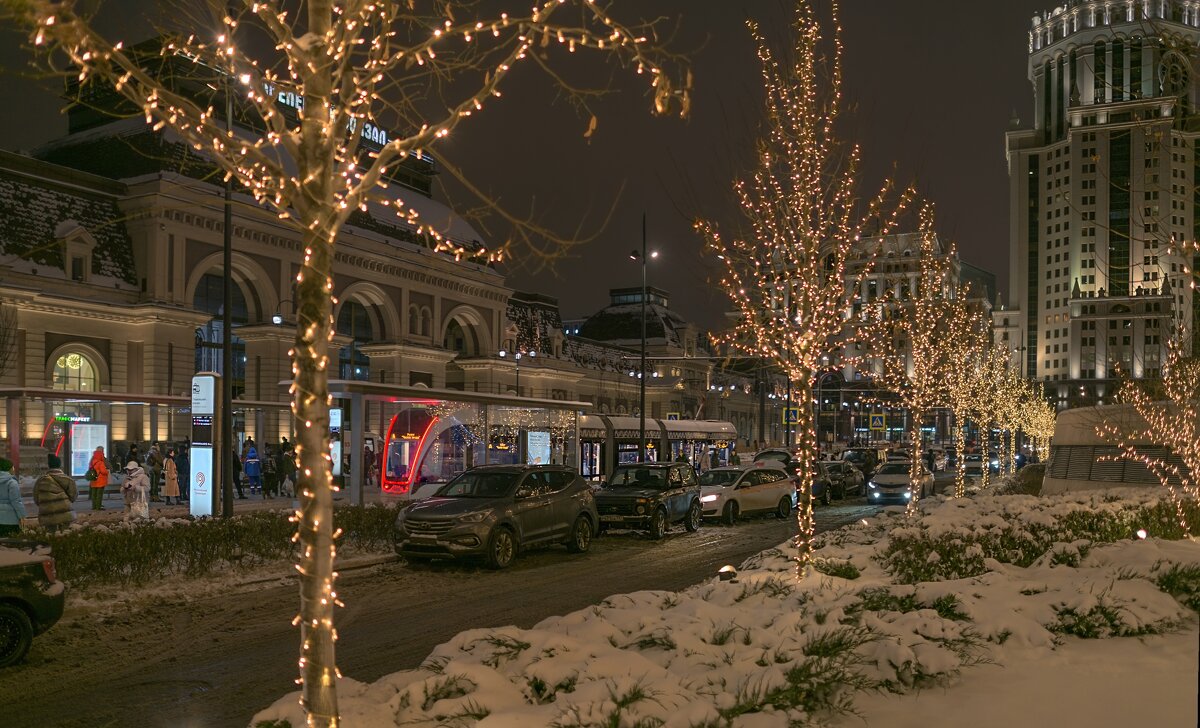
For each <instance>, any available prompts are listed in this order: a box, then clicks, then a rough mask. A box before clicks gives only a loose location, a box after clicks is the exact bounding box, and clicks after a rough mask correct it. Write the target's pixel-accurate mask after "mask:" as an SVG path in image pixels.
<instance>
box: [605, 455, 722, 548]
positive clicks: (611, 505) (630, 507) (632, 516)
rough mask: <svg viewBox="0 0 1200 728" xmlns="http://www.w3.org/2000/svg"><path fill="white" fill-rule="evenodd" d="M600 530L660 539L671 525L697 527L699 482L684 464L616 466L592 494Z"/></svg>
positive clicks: (699, 512) (698, 526) (692, 471)
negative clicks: (639, 532) (638, 532)
mask: <svg viewBox="0 0 1200 728" xmlns="http://www.w3.org/2000/svg"><path fill="white" fill-rule="evenodd" d="M596 510H598V511H599V512H600V527H601V528H605V527H609V526H612V527H615V528H634V529H638V530H642V531H649V533H650V537H651V538H654V539H659V538H662V537H663V535H665V534H666V532H667V528H668V527H669V526H670V525H671V524H672V523H679V522H681V521H682V522H683V526H684V528H686V529H687V530H689V531H695V530H696V529H698V528H700V518H701V515H702V513H701V510H700V479H699V478H697V477H696V471H695V470H692V466H691V465H688V464H687V463H630V464H627V465H618V466H617V469H616V470H615V471H614V472H613V475H612V478H610V479H609V481H608V482H607V483H606V484H605V485H604V487H603V488H601V490H600V491H599V492H598V493H596Z"/></svg>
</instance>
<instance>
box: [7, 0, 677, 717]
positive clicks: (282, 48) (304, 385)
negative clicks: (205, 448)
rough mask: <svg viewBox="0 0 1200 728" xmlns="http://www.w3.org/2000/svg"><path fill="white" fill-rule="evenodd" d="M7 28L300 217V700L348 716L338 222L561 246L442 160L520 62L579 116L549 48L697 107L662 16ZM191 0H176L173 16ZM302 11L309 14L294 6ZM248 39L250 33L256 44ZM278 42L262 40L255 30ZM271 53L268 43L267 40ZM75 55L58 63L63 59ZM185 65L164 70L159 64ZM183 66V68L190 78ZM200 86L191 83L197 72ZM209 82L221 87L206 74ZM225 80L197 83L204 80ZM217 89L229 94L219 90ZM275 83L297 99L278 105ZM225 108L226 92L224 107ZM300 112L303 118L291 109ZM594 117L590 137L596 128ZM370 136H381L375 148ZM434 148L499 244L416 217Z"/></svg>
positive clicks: (531, 246)
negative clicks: (336, 617) (337, 620)
mask: <svg viewBox="0 0 1200 728" xmlns="http://www.w3.org/2000/svg"><path fill="white" fill-rule="evenodd" d="M3 7H4V8H5V16H6V19H7V20H9V22H10V23H12V24H15V25H19V26H23V27H25V28H27V29H28V30H29V33H30V39H31V42H32V44H33V46H35V48H37V49H40V51H41V52H40V53H39V54H38V58H39V59H40V60H41V61H42V62H43V63H44V64H45V65H46V66H48V67H49V68H50V69H52V70H54V71H58V72H61V73H64V74H69V75H70V76H71V77H73V78H74V79H75V81H76V83H77V84H78V86H79V89H80V93H81V94H84V93H85V92H86V91H87V90H89V89H90V88H91V87H92V86H93V85H100V86H107V87H109V88H111V89H113V90H115V91H116V93H117V94H119V95H120V96H121V97H123V98H124V99H125V100H127V101H129V102H132V103H133V104H135V105H136V106H137V108H139V109H141V111H142V114H143V116H144V118H145V121H146V123H147V124H149V125H150V126H151V127H152V128H153V129H154V130H155V131H161V132H163V133H168V132H169V133H170V134H173V135H175V136H176V137H178V138H179V139H181V140H183V141H185V142H187V143H188V144H189V145H190V146H191V147H192V148H193V149H195V150H196V151H198V152H200V153H201V154H202V155H203V156H204V157H205V158H207V159H208V160H210V161H211V162H212V163H213V164H215V165H217V167H218V168H219V169H220V170H221V171H222V172H223V173H224V175H225V177H226V178H227V179H228V178H232V179H233V180H234V181H235V182H236V183H237V184H238V185H239V186H240V187H241V188H242V189H243V190H245V192H246V193H248V194H250V195H252V196H253V198H254V199H255V200H256V201H257V202H258V203H259V204H261V205H263V206H264V207H267V208H270V209H273V210H274V211H275V213H276V214H277V215H278V216H279V218H280V219H282V220H286V221H289V222H290V223H291V224H293V225H295V226H296V228H297V229H298V230H299V231H300V232H301V234H302V238H303V249H304V256H303V265H302V267H301V269H300V272H299V273H298V274H297V276H296V292H295V295H294V296H293V298H294V300H295V312H296V318H297V328H296V338H295V345H294V346H293V354H292V374H293V385H292V386H291V388H290V394H291V397H292V403H291V409H292V415H293V418H294V421H295V425H296V429H297V431H298V435H297V443H296V448H295V453H296V462H297V466H298V470H299V472H300V473H301V477H300V482H299V485H298V492H299V494H300V498H299V501H300V505H299V508H298V509H297V511H296V513H295V519H296V527H297V532H296V542H297V544H298V546H299V552H300V561H299V563H298V564H297V569H298V571H299V572H300V613H299V614H298V615H297V617H296V620H295V624H297V625H298V626H299V627H300V642H301V654H300V660H299V667H300V683H301V685H302V698H301V703H302V705H303V706H304V708H305V710H306V712H307V715H308V722H309V724H310V725H320V726H335V725H337V724H338V709H337V692H336V680H337V677H339V675H338V672H337V668H336V666H335V660H334V643H335V641H336V639H337V633H336V631H335V630H334V621H333V614H334V609H333V608H334V606H335V605H337V604H339V603H340V602H339V601H338V599H337V597H336V594H335V592H334V587H333V585H334V581H335V579H336V578H337V574H336V572H335V571H334V569H333V564H334V557H335V554H336V549H335V544H334V531H333V529H332V520H333V519H332V508H333V501H332V495H333V492H334V486H333V482H332V476H331V469H330V462H329V455H328V453H329V404H330V395H329V389H328V383H327V382H328V368H329V361H330V357H329V349H330V341H331V339H332V337H333V334H334V326H333V321H332V317H331V314H332V294H333V291H334V282H333V278H332V267H333V250H334V245H335V242H336V240H337V236H338V231H339V230H340V228H341V226H342V225H343V224H344V223H345V222H346V221H347V219H348V218H349V217H350V216H351V215H352V214H354V213H356V212H366V211H368V210H369V209H372V206H375V209H378V208H382V209H385V210H391V211H393V212H394V214H395V215H396V218H397V222H398V223H400V224H401V225H402V226H410V227H412V228H413V229H414V230H415V231H416V234H417V235H418V236H419V237H421V238H423V239H424V240H426V241H427V243H428V244H429V246H430V247H432V248H433V249H434V250H436V251H439V252H444V253H447V254H449V255H452V256H454V257H455V258H464V257H469V256H470V257H477V258H480V259H483V260H490V261H501V260H504V259H506V258H507V257H509V256H510V255H511V254H512V250H513V248H514V246H516V245H518V244H525V245H527V247H526V248H525V253H526V254H529V255H539V254H543V253H545V251H546V248H545V247H539V244H543V245H544V243H542V241H547V240H549V241H550V244H551V245H553V244H554V243H555V242H556V241H557V242H561V238H557V237H555V236H553V235H552V234H551V232H550V231H548V230H546V229H545V228H542V227H540V226H538V225H536V224H535V223H534V222H531V221H530V220H529V219H528V217H527V216H524V215H518V214H515V213H512V212H510V211H507V210H505V209H504V208H502V207H500V206H499V205H498V204H497V203H496V202H495V201H494V200H488V199H486V196H484V195H482V194H481V193H480V191H479V190H478V189H477V188H476V187H474V186H472V185H471V184H470V182H469V180H468V179H467V178H466V175H465V174H463V173H462V171H461V170H459V169H458V168H457V167H455V166H454V165H451V164H449V163H447V162H446V160H444V159H442V158H441V157H440V155H438V154H437V148H438V144H439V143H440V142H441V141H443V140H445V139H446V138H447V137H449V136H450V135H452V134H453V133H454V131H455V130H456V129H458V128H459V126H460V125H461V124H462V123H464V122H465V121H466V120H467V119H469V118H472V117H473V116H476V115H478V114H479V113H480V112H482V111H483V110H484V109H486V108H487V104H488V103H490V102H491V101H493V100H494V99H498V98H500V95H501V91H500V87H501V85H502V84H503V82H504V81H505V80H506V79H507V78H508V77H509V75H510V74H512V73H513V72H514V71H515V70H516V69H517V68H518V67H522V66H528V65H530V64H533V65H536V66H540V67H542V68H544V69H545V70H546V71H547V72H548V73H549V75H550V77H551V78H552V79H554V80H555V81H556V82H557V83H558V84H559V86H560V88H561V89H562V91H563V92H564V93H565V94H566V95H567V96H568V97H569V98H570V99H571V100H572V101H573V102H574V103H575V104H576V105H577V108H580V109H582V110H583V111H584V113H585V114H588V115H590V114H591V112H590V108H589V101H590V100H591V99H592V98H594V93H593V92H592V91H590V90H588V89H582V88H578V87H574V86H572V85H571V84H570V83H568V82H567V81H566V80H565V79H564V78H563V77H562V76H560V75H558V74H557V73H555V72H554V70H553V68H552V63H553V60H552V58H553V55H552V52H551V51H552V49H553V48H554V47H559V46H561V47H562V48H563V49H564V52H572V53H573V52H576V51H578V50H592V51H594V52H597V53H601V54H603V55H604V56H605V57H607V58H611V59H615V60H616V61H618V62H619V63H620V64H621V65H623V66H624V67H626V68H628V69H631V70H633V71H635V72H636V73H637V74H641V75H642V76H643V77H644V78H646V79H647V81H648V82H649V85H650V89H651V96H652V99H653V109H654V111H655V112H657V113H666V112H668V111H670V110H672V109H678V110H679V111H680V112H681V113H686V112H687V110H688V106H689V102H690V94H689V91H690V74H689V73H688V72H687V71H686V68H685V67H684V65H683V63H682V62H681V59H679V58H678V57H676V56H673V55H671V54H670V53H667V52H666V51H665V50H664V49H663V48H662V47H661V46H660V45H659V43H658V42H657V40H656V39H657V33H656V32H655V27H654V25H652V24H650V25H641V26H635V27H627V26H625V25H623V24H621V23H619V22H618V21H617V20H616V19H615V18H614V17H613V16H612V15H611V14H610V13H609V11H608V10H607V7H606V6H604V5H602V4H599V3H595V2H591V1H590V0H570V1H568V0H541V1H540V2H536V3H535V4H534V5H533V7H532V8H531V9H530V10H529V11H528V12H527V13H523V14H519V15H510V14H507V13H502V14H500V15H499V16H497V17H494V18H490V19H480V18H478V17H477V16H476V11H477V10H480V8H478V7H477V6H476V4H474V3H470V2H466V0H463V1H462V2H457V1H455V0H440V1H434V0H412V1H408V0H405V1H401V0H391V1H389V0H371V1H368V0H348V1H347V2H342V3H338V4H335V3H334V2H333V1H332V0H309V1H308V2H305V3H303V4H300V5H299V6H292V5H288V4H285V3H283V2H282V0H254V1H253V2H250V1H249V0H246V1H245V2H243V3H235V4H234V8H233V9H229V8H228V6H223V5H221V4H219V3H218V4H206V5H202V7H210V8H216V11H215V12H216V17H214V18H213V21H212V23H211V24H210V25H208V26H207V27H205V28H197V29H196V32H195V33H194V34H192V35H177V36H172V37H168V38H166V39H164V40H163V42H162V43H161V44H159V45H158V46H156V47H155V48H153V49H151V50H146V49H145V48H139V49H136V50H135V49H126V48H125V47H124V44H123V43H121V42H116V41H110V40H108V39H107V38H106V37H104V36H103V35H101V34H100V33H99V32H97V31H96V30H95V29H94V28H93V27H91V25H90V24H89V20H88V19H87V18H84V17H82V16H80V15H78V14H77V13H76V12H75V10H74V8H73V7H72V5H71V4H70V3H60V2H53V1H52V0H9V1H7V2H6V3H5V4H4V5H3ZM194 7H195V6H194V5H191V4H188V5H184V4H182V3H181V4H180V6H179V7H177V8H175V10H177V11H178V12H177V13H176V15H175V17H176V18H178V17H190V15H191V13H192V12H193V8H194ZM297 7H298V8H299V9H298V10H297ZM240 38H246V39H247V40H249V39H250V38H253V39H254V42H252V43H248V45H247V47H246V48H243V47H242V46H241V45H240V44H239V39H240ZM264 38H265V39H267V41H268V42H267V43H265V44H264V43H263V42H261V41H262V40H263V39H264ZM264 47H265V48H264ZM64 61H65V64H64ZM168 66H169V67H171V68H172V70H179V71H181V72H182V75H178V76H177V75H175V74H174V73H170V74H167V75H166V76H165V77H160V76H158V75H155V70H154V69H156V68H164V67H168ZM189 74H190V75H189ZM193 82H195V83H193ZM210 84H211V85H210ZM209 87H211V88H215V89H218V90H217V91H216V92H215V93H214V94H203V93H201V94H197V93H196V92H195V89H196V88H209ZM222 89H225V90H224V91H222ZM230 89H236V93H237V99H236V101H235V106H236V116H237V118H238V119H240V120H241V121H242V122H243V124H242V128H240V129H236V130H230V129H226V128H225V126H224V124H223V123H222V121H223V118H222V117H223V114H219V113H216V112H214V106H215V105H216V103H219V104H220V106H219V107H218V108H223V107H224V98H223V97H221V94H222V93H232V92H233V91H231V90H230ZM281 94H282V95H283V96H284V97H285V98H288V99H291V100H292V103H290V104H286V105H285V106H288V107H289V108H288V109H287V111H285V110H284V107H283V106H281V104H280V98H281ZM214 102H215V103H214ZM293 112H294V113H293ZM382 119H389V120H400V121H401V122H402V123H404V124H406V128H404V129H403V130H402V132H401V133H400V134H396V135H392V136H387V137H386V138H383V137H381V136H380V134H379V132H378V129H381V128H383V127H384V126H385V125H384V124H383V123H382V121H381V120H382ZM595 125H596V122H595V117H594V115H593V116H592V118H591V121H590V122H589V125H588V130H587V132H586V133H587V134H591V133H593V132H594V130H595ZM367 139H370V141H372V142H374V144H373V146H366V145H364V141H365V140H367ZM427 156H432V157H433V158H435V159H438V160H439V161H441V162H442V166H441V168H442V170H443V171H446V172H448V173H449V174H451V175H453V176H455V177H457V178H458V179H459V180H460V181H462V182H463V184H464V187H465V189H466V190H467V191H468V192H469V193H472V194H479V195H480V196H481V197H483V198H484V202H485V206H486V207H487V208H488V209H490V210H491V211H492V212H494V213H495V214H496V215H498V216H499V217H500V218H501V220H503V221H504V222H505V223H507V224H509V226H510V227H511V230H512V232H511V233H510V236H509V239H508V240H507V241H506V242H505V243H501V244H500V245H497V246H493V247H476V246H473V245H466V244H462V243H458V242H455V241H454V240H452V239H451V238H450V237H449V235H448V234H447V233H446V232H445V231H443V230H441V229H439V228H438V227H436V226H434V225H431V224H428V223H426V222H424V221H422V220H421V219H420V218H419V216H418V215H417V213H416V211H415V210H414V209H412V208H410V207H408V206H407V205H406V204H404V201H403V198H402V196H400V195H399V194H398V193H397V192H396V191H393V190H391V189H390V184H389V179H390V178H391V177H392V176H393V174H394V173H395V172H397V171H398V169H399V168H400V166H401V165H403V164H405V163H408V162H410V161H411V160H416V159H423V158H426V157H427Z"/></svg>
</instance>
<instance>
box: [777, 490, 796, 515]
mask: <svg viewBox="0 0 1200 728" xmlns="http://www.w3.org/2000/svg"><path fill="white" fill-rule="evenodd" d="M775 515H777V516H779V517H780V518H787V517H789V516H791V515H792V499H791V498H788V497H787V496H786V495H785V496H784V497H782V498H780V499H779V505H777V506H775Z"/></svg>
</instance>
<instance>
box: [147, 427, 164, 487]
mask: <svg viewBox="0 0 1200 728" xmlns="http://www.w3.org/2000/svg"><path fill="white" fill-rule="evenodd" d="M162 467H163V458H162V453H160V452H159V451H158V443H157V442H156V443H154V444H153V445H151V446H150V452H148V453H146V474H147V475H148V476H150V500H151V501H154V502H161V501H162V498H160V497H159V495H158V490H159V476H160V475H161V474H162Z"/></svg>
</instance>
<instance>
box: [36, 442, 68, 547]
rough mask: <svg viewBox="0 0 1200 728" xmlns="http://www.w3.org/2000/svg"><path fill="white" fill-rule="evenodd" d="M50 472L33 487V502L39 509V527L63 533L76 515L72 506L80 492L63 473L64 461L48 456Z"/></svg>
mask: <svg viewBox="0 0 1200 728" xmlns="http://www.w3.org/2000/svg"><path fill="white" fill-rule="evenodd" d="M46 465H47V466H48V467H49V470H47V471H46V474H45V475H43V476H42V477H40V478H38V481H37V483H34V485H33V502H34V503H36V504H37V507H38V525H40V526H41V527H42V528H44V529H46V530H47V531H61V530H62V529H64V528H66V527H67V526H69V525H71V519H72V518H74V517H75V514H74V513H72V512H71V504H72V503H74V502H75V498H76V496H78V495H79V491H78V490H76V488H75V481H74V480H72V479H71V478H68V477H67V474H66V473H64V472H63V471H62V461H61V460H59V459H58V456H57V455H47V456H46Z"/></svg>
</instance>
